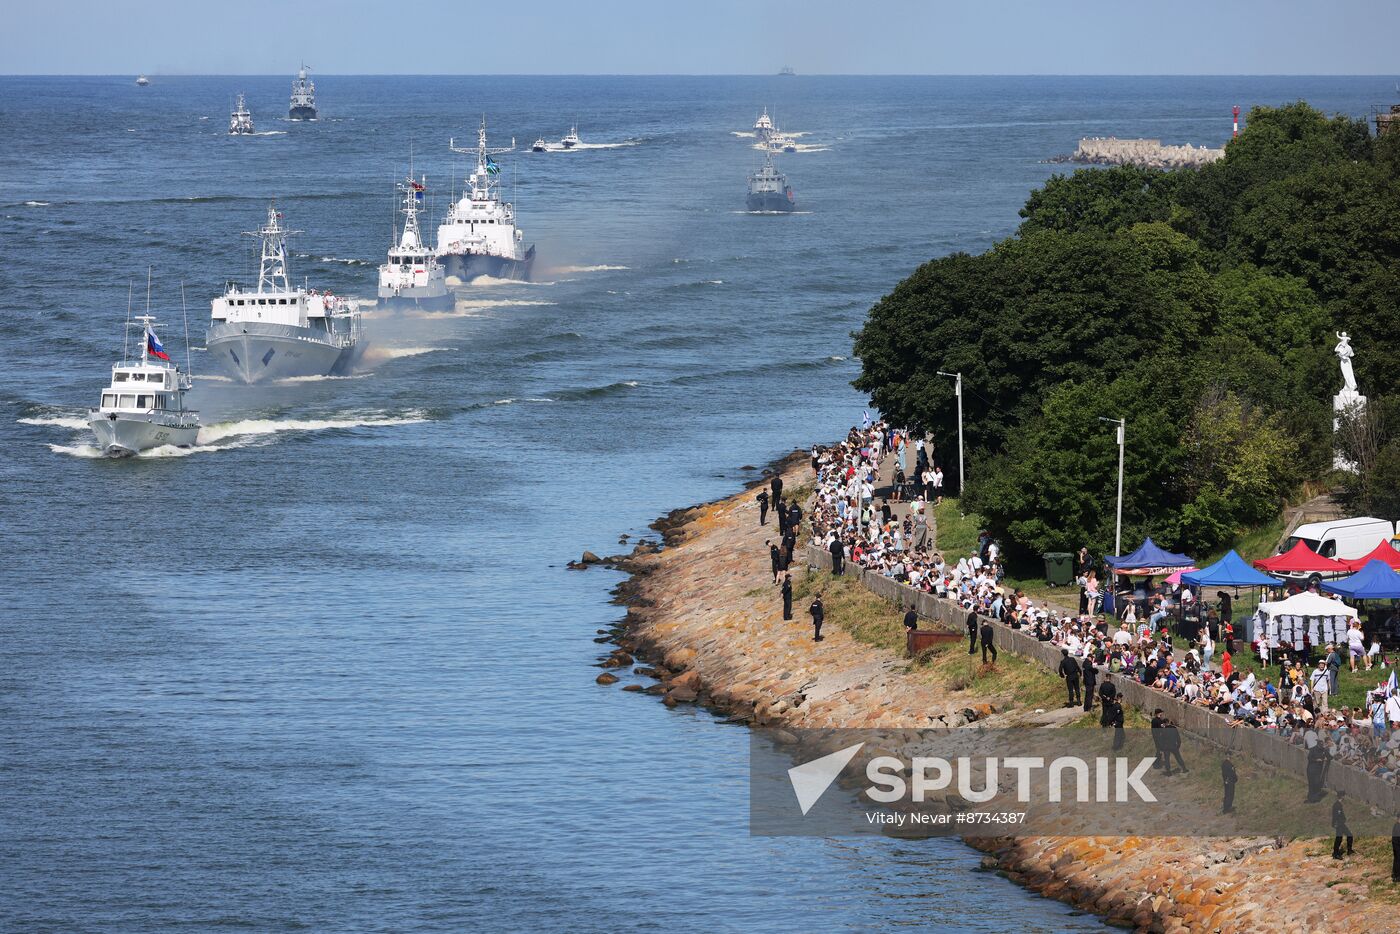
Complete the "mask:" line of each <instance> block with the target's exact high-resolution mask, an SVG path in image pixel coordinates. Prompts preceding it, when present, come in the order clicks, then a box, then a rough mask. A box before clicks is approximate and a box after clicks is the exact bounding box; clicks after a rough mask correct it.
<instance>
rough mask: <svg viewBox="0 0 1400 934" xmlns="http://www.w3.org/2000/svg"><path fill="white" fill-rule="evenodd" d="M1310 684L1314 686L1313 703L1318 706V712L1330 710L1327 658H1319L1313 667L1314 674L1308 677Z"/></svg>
mask: <svg viewBox="0 0 1400 934" xmlns="http://www.w3.org/2000/svg"><path fill="white" fill-rule="evenodd" d="M1308 686H1309V687H1311V688H1312V695H1313V704H1314V705H1315V706H1316V708H1317V710H1318V712H1319V713H1326V712H1327V710H1328V707H1327V689H1328V687H1329V686H1330V682H1329V679H1328V677H1327V660H1326V659H1318V662H1317V667H1316V668H1314V669H1313V671H1312V674H1311V675H1309V677H1308Z"/></svg>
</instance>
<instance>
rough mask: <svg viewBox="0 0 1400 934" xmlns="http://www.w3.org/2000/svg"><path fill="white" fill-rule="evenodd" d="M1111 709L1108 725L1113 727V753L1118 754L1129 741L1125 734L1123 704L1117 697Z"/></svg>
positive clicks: (1111, 704)
mask: <svg viewBox="0 0 1400 934" xmlns="http://www.w3.org/2000/svg"><path fill="white" fill-rule="evenodd" d="M1109 707H1110V713H1109V718H1108V725H1109V726H1111V727H1113V751H1114V752H1117V751H1118V750H1120V749H1122V748H1123V743H1124V741H1125V740H1126V739H1127V736H1126V734H1124V732H1123V702H1122V701H1121V700H1119V699H1118V698H1117V697H1115V698H1113V701H1112V702H1111V703H1110V705H1109Z"/></svg>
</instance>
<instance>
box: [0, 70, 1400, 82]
mask: <svg viewBox="0 0 1400 934" xmlns="http://www.w3.org/2000/svg"><path fill="white" fill-rule="evenodd" d="M287 74H295V71H294V70H291V71H287V72H193V71H144V72H143V71H136V72H95V71H94V72H85V71H84V72H39V71H33V72H29V71H21V72H3V73H0V78H125V77H129V76H131V75H146V76H147V77H158V78H281V77H285V76H286V75H287ZM317 74H318V75H321V76H329V77H338V78H1385V79H1388V80H1395V79H1397V78H1400V72H1396V73H1395V74H1386V73H1370V72H1334V73H1325V72H1307V73H1305V72H1296V73H1295V72H1243V71H1240V72H1141V73H1132V72H1058V71H1057V72H1030V71H1025V72H1021V71H1008V72H802V73H798V74H795V75H782V74H779V73H777V72H623V71H619V72H604V71H597V72H564V71H558V72H555V71H549V72H504V71H501V72H397V71H365V72H355V71H318V72H317Z"/></svg>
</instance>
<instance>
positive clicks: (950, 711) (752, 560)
mask: <svg viewBox="0 0 1400 934" xmlns="http://www.w3.org/2000/svg"><path fill="white" fill-rule="evenodd" d="M772 472H778V473H780V474H781V475H782V476H783V479H784V487H785V489H787V490H789V491H792V490H797V489H798V488H799V487H800V486H801V485H802V484H803V483H804V482H807V481H808V480H810V477H811V474H810V467H809V466H808V460H807V457H806V455H805V454H804V453H802V452H795V453H794V454H792V455H790V456H788V457H786V458H784V459H782V460H780V461H778V462H777V463H775V464H774V465H772V467H770V468H769V469H768V470H765V472H764V476H765V479H766V477H767V476H768V475H771V473H772ZM758 482H762V481H758ZM754 485H756V484H750V487H749V489H746V490H745V491H744V492H742V493H738V494H736V495H734V496H730V497H727V498H725V499H721V500H718V501H715V502H712V503H707V504H704V505H700V506H696V507H692V508H689V509H678V510H675V511H673V512H671V513H669V514H668V515H666V516H664V517H662V518H661V519H659V520H657V522H656V523H654V524H653V526H652V527H653V528H654V529H655V530H656V531H657V532H658V533H660V535H661V536H662V540H663V542H664V547H659V548H658V547H657V546H656V545H655V544H653V543H647V542H643V543H641V544H639V545H638V546H637V547H636V548H634V550H633V551H632V552H631V553H630V554H627V555H621V556H615V557H612V558H605V559H599V563H603V564H607V565H610V566H612V567H615V568H617V569H619V570H622V571H625V572H627V573H628V574H629V575H630V576H629V578H628V579H627V580H625V581H623V582H622V583H621V584H620V585H619V586H618V587H617V588H616V590H615V592H614V595H615V602H617V603H619V604H621V605H624V606H626V607H627V615H626V617H625V618H624V619H623V620H622V621H621V622H620V623H619V625H618V626H617V627H615V628H613V629H612V630H610V631H608V632H606V633H600V639H599V642H600V643H612V644H614V645H615V648H613V649H612V650H611V652H610V653H609V654H608V655H607V656H605V657H604V658H603V659H602V660H601V662H600V665H601V667H603V669H604V671H603V672H602V674H600V675H599V676H598V681H599V683H600V684H605V685H607V684H612V683H615V682H616V681H617V680H618V679H617V676H616V675H614V674H612V673H611V672H612V670H617V669H623V668H630V667H631V666H638V665H640V667H635V668H631V670H634V671H635V672H636V673H638V674H642V675H646V676H648V677H651V678H653V679H655V681H654V683H653V684H651V685H649V686H647V687H645V688H642V687H641V686H640V685H638V684H629V685H627V686H626V688H625V689H627V690H634V691H643V690H644V691H645V692H646V693H649V694H654V695H657V696H658V697H659V698H660V699H661V701H662V702H663V703H664V704H666V705H667V706H676V705H678V704H700V705H702V706H705V707H707V708H709V709H710V710H712V711H713V712H714V713H715V714H716V715H718V716H721V717H725V718H727V719H729V720H730V721H732V722H741V723H750V724H754V725H789V726H793V727H803V728H815V727H867V728H868V727H904V728H910V727H919V728H929V727H951V728H957V727H961V726H965V725H966V724H967V723H968V722H970V721H978V722H979V723H984V724H987V725H1011V724H1027V723H1034V722H1040V723H1042V725H1047V726H1053V725H1055V724H1054V723H1053V722H1052V721H1051V719H1050V718H1042V719H1041V720H1039V721H1037V720H1036V719H1035V714H1033V713H1032V712H1030V711H1028V710H1023V709H1017V705H1016V700H1015V698H1014V697H1009V696H979V697H969V696H968V692H967V691H963V690H958V689H957V686H954V685H946V684H940V683H938V681H937V680H936V679H935V678H932V677H930V676H929V674H928V673H927V672H922V671H917V670H914V669H913V668H911V665H910V662H909V661H908V660H907V659H903V658H901V657H899V656H898V655H896V654H895V653H894V652H891V651H889V650H887V649H884V648H881V647H878V646H876V645H872V644H869V643H868V642H862V641H859V640H858V639H856V638H854V637H853V636H852V635H851V634H850V633H848V632H846V631H845V630H844V629H843V628H842V626H841V620H840V619H839V618H835V617H834V616H830V617H829V622H830V623H831V624H832V625H829V626H828V627H827V631H826V633H825V635H826V636H827V637H826V638H825V639H824V640H823V641H822V642H821V643H815V642H813V641H812V640H811V636H810V631H809V627H808V626H806V625H803V623H804V622H805V616H801V617H799V619H797V620H794V621H792V622H784V621H783V620H782V618H781V612H780V609H779V604H778V601H777V599H776V594H775V593H774V589H773V586H772V578H771V575H770V574H769V573H768V567H767V565H768V562H767V559H766V553H765V550H764V549H763V547H762V543H763V541H764V539H765V538H766V537H776V529H775V528H773V526H771V525H770V526H769V527H768V529H759V528H758V517H757V505H756V504H755V502H754V497H753V496H752V495H751V492H750V490H751V489H752V486H754ZM794 576H795V577H796V576H797V575H796V574H794ZM800 612H801V611H800V609H799V613H800ZM889 612H890V615H891V617H892V618H893V617H894V616H895V615H896V612H895V610H894V609H893V608H890V611H889ZM966 842H967V843H968V845H970V846H972V847H974V848H976V849H978V850H981V851H982V852H984V853H985V854H986V856H984V866H985V867H986V868H988V869H992V870H995V871H998V872H1000V873H1002V874H1004V875H1005V876H1007V877H1008V878H1010V879H1012V880H1013V881H1015V882H1017V883H1019V884H1021V885H1024V886H1026V887H1027V888H1029V889H1031V890H1032V891H1035V892H1038V893H1040V894H1042V895H1044V896H1046V897H1047V898H1055V899H1059V900H1061V901H1064V902H1066V903H1068V904H1071V905H1074V906H1075V907H1077V908H1081V909H1083V910H1086V911H1091V912H1094V913H1095V914H1098V915H1100V916H1102V917H1103V918H1104V919H1105V920H1106V921H1107V922H1109V923H1111V924H1116V925H1120V926H1124V927H1131V928H1134V929H1137V930H1142V931H1200V930H1209V931H1222V932H1232V931H1240V932H1243V931H1251V930H1255V929H1262V928H1264V927H1266V926H1267V927H1269V928H1276V929H1281V930H1285V931H1293V930H1297V931H1309V930H1340V929H1343V928H1345V929H1349V930H1386V929H1390V928H1391V927H1392V926H1393V924H1394V922H1393V916H1394V911H1395V905H1396V901H1397V900H1396V898H1395V896H1394V893H1393V889H1392V887H1391V886H1390V882H1389V878H1388V872H1386V873H1385V874H1384V875H1379V876H1378V875H1377V873H1376V871H1375V870H1376V868H1377V866H1378V865H1379V864H1380V860H1379V859H1378V858H1377V856H1378V854H1379V849H1380V847H1382V846H1384V849H1385V854H1384V856H1385V864H1386V865H1385V868H1386V869H1387V870H1388V868H1389V867H1388V861H1389V846H1388V845H1385V844H1387V843H1388V841H1360V844H1361V845H1360V846H1359V847H1358V850H1359V851H1360V852H1362V853H1363V854H1364V853H1366V852H1367V851H1366V847H1367V846H1368V845H1370V846H1371V847H1372V849H1374V850H1375V851H1376V852H1375V853H1370V854H1369V855H1368V857H1366V861H1365V862H1363V861H1362V859H1361V858H1359V859H1358V860H1356V861H1349V862H1346V863H1338V862H1335V861H1333V860H1332V859H1330V858H1329V857H1328V852H1329V850H1328V846H1330V840H1329V841H1326V844H1324V843H1323V841H1318V840H1311V841H1307V840H1304V841H1295V842H1291V843H1286V844H1284V845H1282V846H1281V847H1280V846H1279V845H1278V844H1277V843H1276V842H1275V841H1272V840H1259V839H1254V838H1251V839H1248V840H1239V839H1231V838H1219V837H1213V838H1182V837H1112V838H1110V837H1020V838H1012V837H1003V838H976V839H971V838H970V839H968V840H966ZM1368 870H1369V874H1368Z"/></svg>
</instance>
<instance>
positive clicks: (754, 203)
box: [748, 149, 797, 211]
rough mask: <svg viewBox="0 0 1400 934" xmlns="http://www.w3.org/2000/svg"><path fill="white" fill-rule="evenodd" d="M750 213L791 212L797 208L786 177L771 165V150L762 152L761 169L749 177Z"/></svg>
mask: <svg viewBox="0 0 1400 934" xmlns="http://www.w3.org/2000/svg"><path fill="white" fill-rule="evenodd" d="M748 206H749V210H750V211H791V210H792V209H793V208H795V207H797V203H796V201H795V200H794V199H793V192H792V187H791V186H789V185H788V183H787V176H786V175H784V174H783V173H782V172H779V171H778V168H777V166H775V165H773V150H771V149H767V150H765V151H764V159H763V167H762V168H760V169H759V170H758V171H757V172H755V173H754V174H752V175H750V176H749V198H748Z"/></svg>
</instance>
